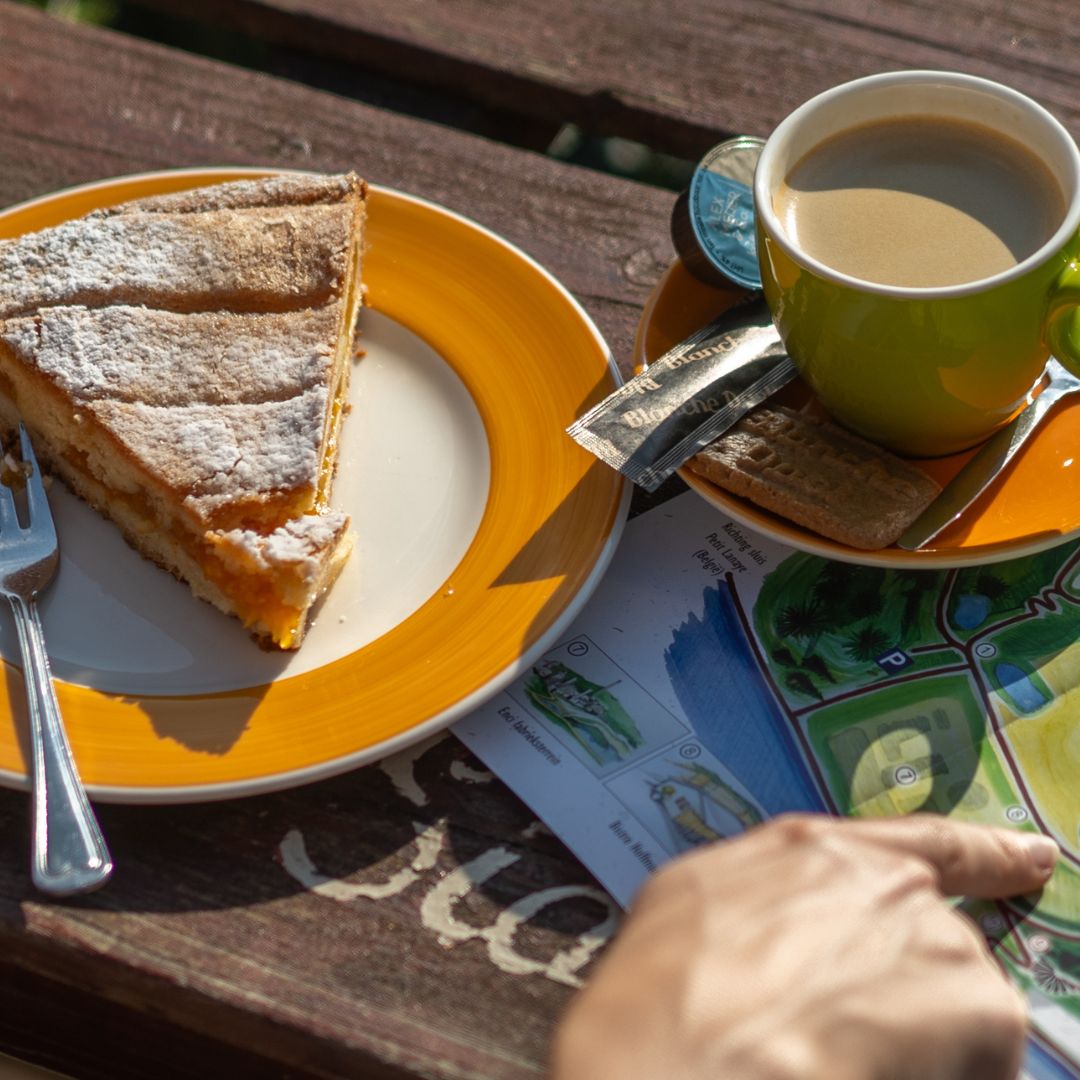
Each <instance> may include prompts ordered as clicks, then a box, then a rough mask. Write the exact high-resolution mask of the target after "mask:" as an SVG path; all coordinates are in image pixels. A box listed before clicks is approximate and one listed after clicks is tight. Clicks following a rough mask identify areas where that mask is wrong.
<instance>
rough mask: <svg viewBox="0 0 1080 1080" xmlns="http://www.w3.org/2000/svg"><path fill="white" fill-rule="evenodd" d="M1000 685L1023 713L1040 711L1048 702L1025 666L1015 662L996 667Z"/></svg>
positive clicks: (996, 675)
mask: <svg viewBox="0 0 1080 1080" xmlns="http://www.w3.org/2000/svg"><path fill="white" fill-rule="evenodd" d="M994 675H995V677H996V678H997V681H998V685H999V686H1000V687H1001V689H1002V690H1004V691H1005V692H1006V693H1007V694H1008V695H1009V697H1011V698H1012V700H1013V704H1014V705H1015V706H1016V708H1017V709H1018V710H1019V711H1020V712H1022V713H1033V712H1038V710H1039V709H1041V708H1042V707H1043V706H1044V705H1046V704H1047V698H1046V695H1045V694H1044V693H1043V692H1042V691H1041V690H1040V689H1039V688H1038V687H1037V686H1036V685H1035V684H1034V683H1033V682H1032V681H1031V679H1030V678H1029V677H1028V674H1027V672H1026V671H1024V669H1023V668H1018V667H1017V666H1016V665H1015V664H998V665H997V667H995V668H994Z"/></svg>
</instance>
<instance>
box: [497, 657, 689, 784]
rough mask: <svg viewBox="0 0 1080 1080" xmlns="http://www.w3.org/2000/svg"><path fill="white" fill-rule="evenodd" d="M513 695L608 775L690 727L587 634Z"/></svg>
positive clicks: (544, 662) (539, 665) (540, 666)
mask: <svg viewBox="0 0 1080 1080" xmlns="http://www.w3.org/2000/svg"><path fill="white" fill-rule="evenodd" d="M513 693H514V695H515V697H518V698H519V700H520V701H521V703H522V704H524V705H526V706H528V708H529V709H530V711H531V712H532V713H533V715H534V716H536V717H537V718H538V719H539V720H540V721H541V722H542V723H544V724H545V726H546V727H547V728H548V729H549V730H550V731H551V732H552V733H553V734H554V735H555V736H556V737H557V738H558V739H559V741H560V742H561V743H562V744H563V745H564V746H566V747H567V748H568V749H569V750H570V751H571V752H572V753H573V754H575V755H576V756H577V757H578V758H580V759H581V760H582V761H583V762H584V763H585V764H586V765H587V766H588V767H589V768H590V769H592V770H593V771H594V772H595V773H597V774H599V775H607V774H608V773H611V772H614V771H616V770H618V769H620V768H623V767H625V766H626V765H627V764H629V763H630V762H631V761H633V760H635V759H637V758H640V757H643V756H645V755H647V754H649V753H652V752H653V751H655V749H656V748H657V747H659V746H663V745H665V744H666V743H669V742H671V741H673V740H675V739H679V738H682V737H683V736H684V735H686V734H687V733H688V732H687V728H686V727H685V726H684V725H683V724H682V723H681V722H680V721H679V720H678V719H677V718H676V717H674V716H673V715H672V714H671V713H670V712H668V710H667V709H665V708H664V707H663V706H662V705H661V704H660V703H659V702H658V701H657V700H656V699H655V698H654V697H653V696H652V695H651V694H649V693H648V692H647V691H646V690H644V689H643V688H642V687H641V686H640V685H639V684H638V683H637V682H636V681H635V680H634V679H633V678H632V677H631V676H630V675H629V673H628V672H626V671H624V670H623V669H622V668H621V667H619V666H618V665H617V664H616V663H615V662H614V661H613V660H612V659H611V657H609V656H608V655H607V654H606V653H605V652H604V651H603V650H602V649H600V648H598V647H597V646H596V644H595V643H594V642H592V641H590V640H589V638H587V637H584V636H582V637H577V638H575V639H574V640H573V641H570V642H567V643H566V644H565V645H562V646H560V647H559V648H557V649H553V650H552V651H551V652H549V653H547V654H546V655H545V656H544V657H543V658H542V659H541V660H538V661H537V662H536V664H534V665H533V669H532V671H530V672H529V674H528V675H527V676H526V677H525V678H524V679H523V680H521V681H520V682H519V683H518V684H517V685H516V686H515V688H514V691H513Z"/></svg>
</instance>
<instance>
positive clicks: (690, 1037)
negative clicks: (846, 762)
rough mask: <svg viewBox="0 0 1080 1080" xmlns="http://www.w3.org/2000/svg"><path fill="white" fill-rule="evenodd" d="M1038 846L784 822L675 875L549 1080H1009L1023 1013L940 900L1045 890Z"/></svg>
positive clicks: (1041, 841) (583, 1012)
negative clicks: (1043, 888)
mask: <svg viewBox="0 0 1080 1080" xmlns="http://www.w3.org/2000/svg"><path fill="white" fill-rule="evenodd" d="M1057 856H1058V849H1057V846H1056V845H1055V844H1054V842H1053V841H1052V840H1050V839H1049V838H1047V837H1043V836H1039V835H1035V834H1029V833H1020V832H1016V831H1011V830H1005V829H991V828H987V827H982V826H976V825H965V824H963V823H960V822H955V821H950V820H948V819H946V818H941V817H935V816H930V815H913V816H911V817H906V818H898V819H891V820H863V821H838V820H834V819H830V818H827V817H812V816H807V817H785V818H779V819H777V820H776V821H774V822H772V823H770V824H768V825H763V826H761V827H759V828H757V829H754V830H752V831H751V832H749V833H747V834H746V835H745V836H743V837H741V838H739V839H737V840H732V841H728V842H725V843H721V844H717V845H714V846H711V847H709V848H706V849H702V850H698V851H695V852H694V853H693V854H690V855H686V856H683V857H681V858H679V859H676V860H675V861H674V862H672V863H669V864H668V865H667V866H666V867H664V868H663V869H662V870H660V871H659V872H658V873H657V874H655V875H654V876H653V878H652V879H651V880H650V881H648V882H647V883H646V885H645V886H644V887H643V888H642V890H641V893H640V894H639V896H638V898H637V900H636V901H635V903H634V905H633V908H632V910H631V913H630V915H629V916H628V918H627V920H626V922H625V924H624V925H623V928H622V929H621V931H620V933H619V935H618V937H617V938H616V940H615V942H614V943H613V944H612V946H611V948H610V949H609V951H608V953H607V955H606V956H605V957H604V958H603V959H602V960H601V961H600V964H599V965H598V968H597V971H596V973H595V975H594V976H593V978H592V979H591V980H590V982H589V983H588V985H587V986H586V987H585V989H584V990H583V991H581V993H580V994H579V995H578V997H577V999H576V1000H575V1001H574V1002H573V1003H572V1005H571V1008H570V1010H569V1012H568V1013H567V1016H566V1017H565V1019H564V1020H563V1022H562V1024H561V1025H560V1028H559V1030H558V1032H557V1033H556V1039H555V1045H554V1050H553V1061H552V1066H553V1076H554V1080H826V1078H827V1080H885V1078H888V1080H1014V1078H1015V1077H1016V1075H1017V1072H1018V1071H1019V1068H1020V1062H1021V1058H1022V1055H1023V1047H1024V1036H1025V1031H1026V1014H1025V1009H1024V1004H1023V1002H1022V1000H1021V998H1020V996H1019V995H1018V994H1017V992H1016V991H1015V990H1014V989H1013V987H1012V986H1011V985H1010V984H1009V983H1008V982H1007V981H1006V979H1005V978H1004V975H1003V974H1002V972H1001V970H1000V969H999V968H998V967H997V965H996V964H995V962H994V961H993V959H992V958H991V956H990V955H989V953H988V952H987V950H986V948H985V946H984V942H983V939H982V936H981V935H980V934H979V932H978V930H977V928H976V927H975V926H974V925H973V924H972V922H971V921H970V920H969V919H968V918H967V917H966V916H964V915H963V914H962V913H960V912H958V911H955V910H954V909H953V907H952V906H951V905H949V904H947V903H946V902H945V900H944V899H943V898H944V897H947V896H969V897H984V898H993V897H1004V896H1011V895H1014V894H1017V893H1023V892H1029V891H1032V890H1035V889H1038V888H1040V887H1041V886H1042V885H1043V884H1045V882H1046V880H1047V879H1048V878H1049V877H1050V874H1051V873H1052V872H1053V867H1054V864H1055V862H1056V860H1057Z"/></svg>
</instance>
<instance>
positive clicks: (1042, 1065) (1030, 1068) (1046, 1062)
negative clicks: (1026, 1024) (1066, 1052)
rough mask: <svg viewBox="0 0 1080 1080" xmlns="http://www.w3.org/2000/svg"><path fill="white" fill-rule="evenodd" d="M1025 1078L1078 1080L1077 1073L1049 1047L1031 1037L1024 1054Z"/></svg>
mask: <svg viewBox="0 0 1080 1080" xmlns="http://www.w3.org/2000/svg"><path fill="white" fill-rule="evenodd" d="M1022 1075H1023V1077H1024V1080H1027V1078H1028V1077H1030V1078H1031V1080H1076V1073H1075V1072H1073V1070H1072V1069H1070V1068H1069V1066H1068V1065H1066V1064H1065V1063H1064V1062H1063V1061H1061V1059H1060V1058H1059V1057H1058V1056H1057V1055H1056V1054H1054V1053H1052V1052H1051V1051H1050V1050H1048V1049H1047V1048H1045V1047H1043V1046H1041V1045H1040V1044H1039V1043H1037V1042H1035V1041H1034V1039H1029V1040H1028V1044H1027V1053H1026V1054H1025V1055H1024V1072H1023V1074H1022Z"/></svg>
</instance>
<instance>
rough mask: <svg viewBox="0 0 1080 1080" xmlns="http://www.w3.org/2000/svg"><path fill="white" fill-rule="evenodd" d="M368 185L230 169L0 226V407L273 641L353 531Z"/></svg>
mask: <svg viewBox="0 0 1080 1080" xmlns="http://www.w3.org/2000/svg"><path fill="white" fill-rule="evenodd" d="M364 200H365V186H364V183H363V181H361V180H359V179H358V178H357V177H355V176H353V175H352V174H349V175H346V176H333V177H307V176H284V177H275V178H273V179H267V180H252V181H238V182H235V183H228V184H221V185H217V186H214V187H207V188H199V189H196V190H194V191H188V192H182V193H180V194H177V195H167V196H160V197H155V198H150V199H143V200H139V201H137V202H131V203H126V204H124V205H122V206H118V207H115V208H112V209H109V210H104V211H96V212H94V213H92V214H90V215H88V216H87V217H84V218H79V219H78V220H75V221H70V222H66V223H65V224H63V225H59V226H56V227H55V228H51V229H46V230H43V231H41V232H38V233H32V234H29V235H27V236H23V237H20V238H18V239H16V240H9V241H2V242H0V423H2V425H3V426H4V427H6V428H11V427H13V425H14V424H15V423H16V421H17V419H18V418H20V417H21V418H22V420H23V421H24V422H25V423H26V425H27V426H28V427H29V428H30V431H31V434H32V437H33V439H34V444H35V447H36V448H37V449H38V452H39V455H40V457H41V458H42V460H43V461H44V462H46V463H47V464H48V465H49V466H50V467H51V468H52V470H53V471H55V472H56V473H57V474H58V475H59V476H60V477H61V478H62V479H63V480H64V481H65V483H66V484H67V485H68V486H69V487H70V488H71V489H72V490H73V491H75V492H76V493H77V494H79V495H81V496H82V497H83V498H84V499H86V500H87V501H88V502H89V503H90V504H91V505H92V506H94V507H95V508H96V509H98V510H99V511H101V512H102V513H103V514H105V515H106V516H108V517H110V518H111V519H112V520H113V521H115V522H116V524H117V525H118V526H119V527H120V529H121V531H122V532H123V534H124V536H125V537H126V538H127V540H128V541H129V542H130V543H131V544H132V546H133V547H135V548H136V549H137V550H138V551H140V552H142V554H144V555H146V556H147V557H148V558H151V559H153V560H154V561H155V562H157V563H159V564H160V565H161V566H163V567H164V568H166V569H168V570H171V571H172V572H173V573H174V574H176V575H177V576H178V577H180V578H182V579H183V580H184V581H186V582H187V583H188V584H189V585H190V586H191V588H192V591H193V592H194V593H195V595H196V596H199V597H202V598H203V599H205V600H209V601H210V602H211V603H213V604H215V605H216V606H217V607H219V608H221V610H222V611H225V612H228V613H230V614H233V615H236V616H238V617H239V618H240V619H241V620H242V621H243V623H244V624H245V626H247V627H249V628H250V629H251V631H252V632H253V633H254V635H255V636H256V637H257V638H258V639H259V640H260V641H261V642H263V643H265V644H268V645H274V646H277V647H280V648H283V649H291V648H296V647H297V646H298V645H299V644H300V642H301V640H302V638H303V635H304V631H305V629H306V626H307V621H308V615H309V612H310V610H311V607H312V605H313V604H314V603H315V602H316V601H317V599H318V598H319V596H320V595H321V594H322V593H323V592H324V591H325V589H326V588H328V587H329V585H330V584H331V583H332V582H333V580H334V578H335V577H336V575H337V573H338V571H339V570H340V568H341V566H342V564H343V563H344V561H345V559H346V557H347V556H348V552H349V550H350V548H351V546H352V534H351V532H350V531H349V528H348V525H349V522H348V519H347V517H346V516H345V515H343V514H340V513H335V512H333V511H331V510H330V509H329V496H330V488H331V484H332V481H333V476H334V470H335V466H336V461H337V449H338V433H339V430H340V427H341V422H342V418H343V416H344V413H345V411H346V404H345V401H346V393H347V389H348V382H349V371H350V366H351V361H352V358H353V356H354V353H355V349H354V343H353V334H354V328H355V325H356V316H357V313H358V310H359V307H360V303H361V297H362V290H361V285H360V257H361V246H362V244H361V240H362V231H363V220H364Z"/></svg>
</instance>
